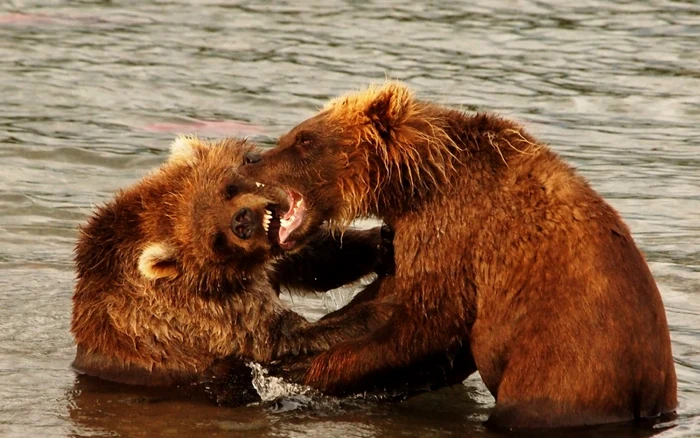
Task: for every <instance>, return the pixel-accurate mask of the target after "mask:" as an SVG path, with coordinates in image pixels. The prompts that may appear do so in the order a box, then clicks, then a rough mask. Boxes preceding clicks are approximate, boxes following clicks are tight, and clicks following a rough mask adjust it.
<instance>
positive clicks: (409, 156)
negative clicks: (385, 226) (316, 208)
mask: <svg viewBox="0 0 700 438" xmlns="http://www.w3.org/2000/svg"><path fill="white" fill-rule="evenodd" d="M543 150H546V148H544V146H543V145H541V144H539V143H538V142H537V141H536V140H534V139H533V138H532V137H531V136H529V135H528V134H527V133H526V132H525V131H523V130H522V128H521V127H520V126H519V125H518V124H516V123H514V122H512V121H509V120H504V119H501V118H499V117H496V116H493V115H490V114H484V113H477V114H473V115H470V114H465V113H462V112H460V111H456V110H452V109H449V108H444V107H439V106H435V105H432V106H429V107H428V108H425V109H422V110H421V111H420V112H419V113H418V115H416V116H413V117H412V118H409V119H408V120H406V121H405V122H403V124H402V125H400V126H398V127H396V128H395V129H394V130H393V131H392V133H391V134H389V135H387V136H386V137H385V138H384V139H383V141H381V142H367V143H365V144H364V147H363V148H362V152H363V153H362V154H358V155H357V156H356V158H355V160H354V161H355V163H356V167H355V172H351V173H350V174H349V178H348V179H347V180H346V181H345V184H346V186H347V187H350V190H344V193H351V196H349V197H348V196H347V195H345V196H344V198H345V200H346V202H347V204H348V206H347V207H346V210H348V211H349V212H350V213H349V214H346V215H344V217H352V218H354V217H357V216H375V217H380V218H382V219H384V220H385V221H386V222H387V223H389V224H391V223H392V222H393V221H394V218H399V217H403V216H405V215H406V214H408V213H411V212H416V211H420V210H421V209H422V208H424V207H425V205H426V204H427V203H433V202H435V201H439V199H441V198H443V197H445V196H456V192H464V191H470V190H477V186H480V185H482V184H489V181H491V180H496V179H500V178H503V177H505V178H510V177H512V176H513V172H516V173H517V169H519V168H521V167H522V168H523V169H525V168H529V165H527V164H526V165H524V166H519V165H518V163H521V164H522V163H524V162H527V161H531V160H532V159H533V158H535V157H536V156H538V155H539V154H540V152H542V151H543ZM368 163H369V166H368V165H367V164H368ZM475 180H478V181H475ZM358 193H360V194H361V195H359V196H358V195H357V194H358Z"/></svg>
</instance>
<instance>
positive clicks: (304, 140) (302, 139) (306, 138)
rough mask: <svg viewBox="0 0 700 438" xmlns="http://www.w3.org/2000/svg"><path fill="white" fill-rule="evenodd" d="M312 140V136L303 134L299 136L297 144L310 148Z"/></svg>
mask: <svg viewBox="0 0 700 438" xmlns="http://www.w3.org/2000/svg"><path fill="white" fill-rule="evenodd" d="M312 140H313V138H312V136H311V135H310V134H309V133H307V132H302V133H300V134H299V136H297V144H298V145H299V146H308V145H310V144H311V142H312Z"/></svg>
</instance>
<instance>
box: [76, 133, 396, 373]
mask: <svg viewBox="0 0 700 438" xmlns="http://www.w3.org/2000/svg"><path fill="white" fill-rule="evenodd" d="M251 149H252V145H249V144H247V143H245V142H244V141H239V140H234V139H227V140H223V141H220V142H207V141H203V140H199V139H197V138H194V137H180V138H179V139H178V140H177V141H175V143H174V144H173V147H172V153H171V155H170V158H169V159H168V161H167V162H166V163H165V164H163V165H162V166H161V167H160V168H158V169H157V170H156V171H154V172H153V173H151V174H150V175H148V176H146V177H145V178H144V179H143V180H141V181H140V182H138V183H136V184H135V185H133V186H131V187H129V188H127V189H126V190H123V191H121V192H119V193H118V194H117V195H116V197H115V198H114V199H113V200H112V201H110V202H108V203H107V204H105V205H103V206H101V207H99V208H98V209H97V210H96V212H95V213H94V214H93V215H92V217H90V219H89V220H88V221H87V223H86V224H85V225H84V226H83V227H81V229H80V233H79V240H78V244H77V247H76V250H75V262H76V270H77V284H76V286H75V293H74V295H73V319H72V323H71V332H72V333H73V335H74V337H75V341H76V343H77V355H76V358H75V362H74V367H75V368H76V369H77V370H79V371H81V372H83V373H86V374H88V375H91V376H97V377H100V378H103V379H106V380H111V381H115V382H121V383H128V384H135V385H147V386H163V385H165V386H167V385H177V384H182V383H189V382H194V381H197V379H199V378H200V377H201V376H204V375H205V374H206V378H207V379H210V380H211V379H215V378H217V377H218V376H216V375H212V372H211V371H207V369H208V368H209V367H210V365H212V364H213V363H214V362H215V361H219V360H221V359H223V358H235V359H236V360H238V359H240V360H241V361H243V360H248V361H257V362H261V363H266V362H269V361H271V360H273V359H278V358H281V357H285V356H287V355H297V354H309V353H314V352H320V351H324V350H326V349H327V348H328V347H330V346H331V345H333V344H335V343H337V342H339V341H341V340H344V339H349V338H353V337H357V336H360V335H363V334H365V333H367V332H368V331H370V330H372V329H375V328H377V327H379V326H381V325H382V324H384V323H385V322H386V320H387V319H388V318H389V316H390V311H391V306H387V305H383V304H381V303H378V304H377V305H374V304H371V303H363V304H360V305H357V306H352V308H351V310H350V311H349V314H348V312H347V311H346V312H344V313H343V315H342V316H339V317H337V318H334V317H330V318H327V319H324V320H323V321H320V322H318V323H316V324H310V323H308V322H307V321H306V320H305V319H304V318H302V317H301V316H300V315H298V314H296V313H294V312H292V311H291V310H289V309H288V308H287V307H286V306H285V305H284V304H283V303H282V302H281V301H280V300H279V298H278V287H279V286H280V285H282V286H293V287H295V288H301V289H312V290H317V291H322V290H328V289H330V288H334V287H338V286H340V285H342V284H344V283H347V282H350V281H354V280H356V279H358V278H359V277H361V276H363V275H365V274H368V273H370V272H372V271H379V272H384V270H385V268H386V266H382V265H384V264H385V263H384V262H385V261H386V262H387V263H388V264H391V262H393V260H392V257H393V256H392V254H391V249H390V248H389V246H390V242H389V243H387V242H386V239H383V237H382V235H380V232H379V229H372V230H366V231H359V230H358V231H353V232H352V233H351V235H350V236H347V235H346V236H345V238H344V239H343V241H342V242H341V241H340V240H339V239H336V238H334V237H333V236H331V235H330V233H329V232H328V231H327V230H321V232H320V233H317V234H314V235H313V236H311V238H310V239H307V241H308V246H306V247H304V248H302V249H300V250H298V251H297V252H295V253H293V254H291V255H290V254H283V253H282V251H281V250H280V248H279V246H278V245H277V244H276V243H275V239H274V236H273V235H274V230H272V229H270V232H268V230H267V229H265V228H264V227H263V221H264V220H266V215H268V216H267V217H270V215H273V216H274V217H276V215H277V214H278V213H275V212H274V211H276V210H278V211H283V210H284V208H286V206H285V205H284V204H285V202H286V199H285V198H284V196H283V193H281V192H280V191H279V190H276V189H274V188H273V187H270V186H267V187H261V186H260V185H254V184H252V183H250V182H248V181H246V180H245V179H243V178H242V177H240V176H239V175H238V174H237V172H236V171H237V168H238V167H239V165H240V164H241V163H242V161H243V157H244V154H245V153H247V152H250V150H251ZM270 212H273V213H270ZM275 220H276V219H273V220H272V221H268V222H271V223H272V224H274V222H275ZM266 226H267V225H266ZM269 226H270V227H273V225H269ZM271 278H272V279H273V281H274V286H273V284H272V283H271ZM378 281H380V280H378ZM234 368H235V369H236V370H237V371H240V369H241V367H240V366H238V365H234ZM217 369H219V368H217ZM221 369H223V368H221ZM229 369H230V367H229ZM214 374H215V371H214ZM248 380H250V378H248Z"/></svg>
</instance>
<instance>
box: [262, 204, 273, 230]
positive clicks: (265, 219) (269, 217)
mask: <svg viewBox="0 0 700 438" xmlns="http://www.w3.org/2000/svg"><path fill="white" fill-rule="evenodd" d="M271 220H272V212H271V211H270V210H268V209H265V215H264V216H263V223H262V226H263V229H264V230H265V232H267V231H269V230H270V221H271Z"/></svg>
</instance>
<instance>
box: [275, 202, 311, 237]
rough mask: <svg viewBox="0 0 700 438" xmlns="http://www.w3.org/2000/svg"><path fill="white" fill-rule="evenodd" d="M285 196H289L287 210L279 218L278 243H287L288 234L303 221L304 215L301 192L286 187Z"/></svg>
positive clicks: (304, 207) (304, 208) (304, 209)
mask: <svg viewBox="0 0 700 438" xmlns="http://www.w3.org/2000/svg"><path fill="white" fill-rule="evenodd" d="M287 197H288V198H289V211H287V212H286V213H285V214H284V216H283V217H282V218H281V219H280V229H279V243H280V245H284V244H285V243H287V240H288V239H289V236H290V235H291V234H292V233H293V232H294V231H295V230H296V229H297V228H299V227H300V226H301V224H303V223H304V217H305V216H306V203H305V202H304V198H303V197H302V196H301V194H300V193H299V192H296V191H294V190H291V189H287ZM289 243H292V242H289Z"/></svg>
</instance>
